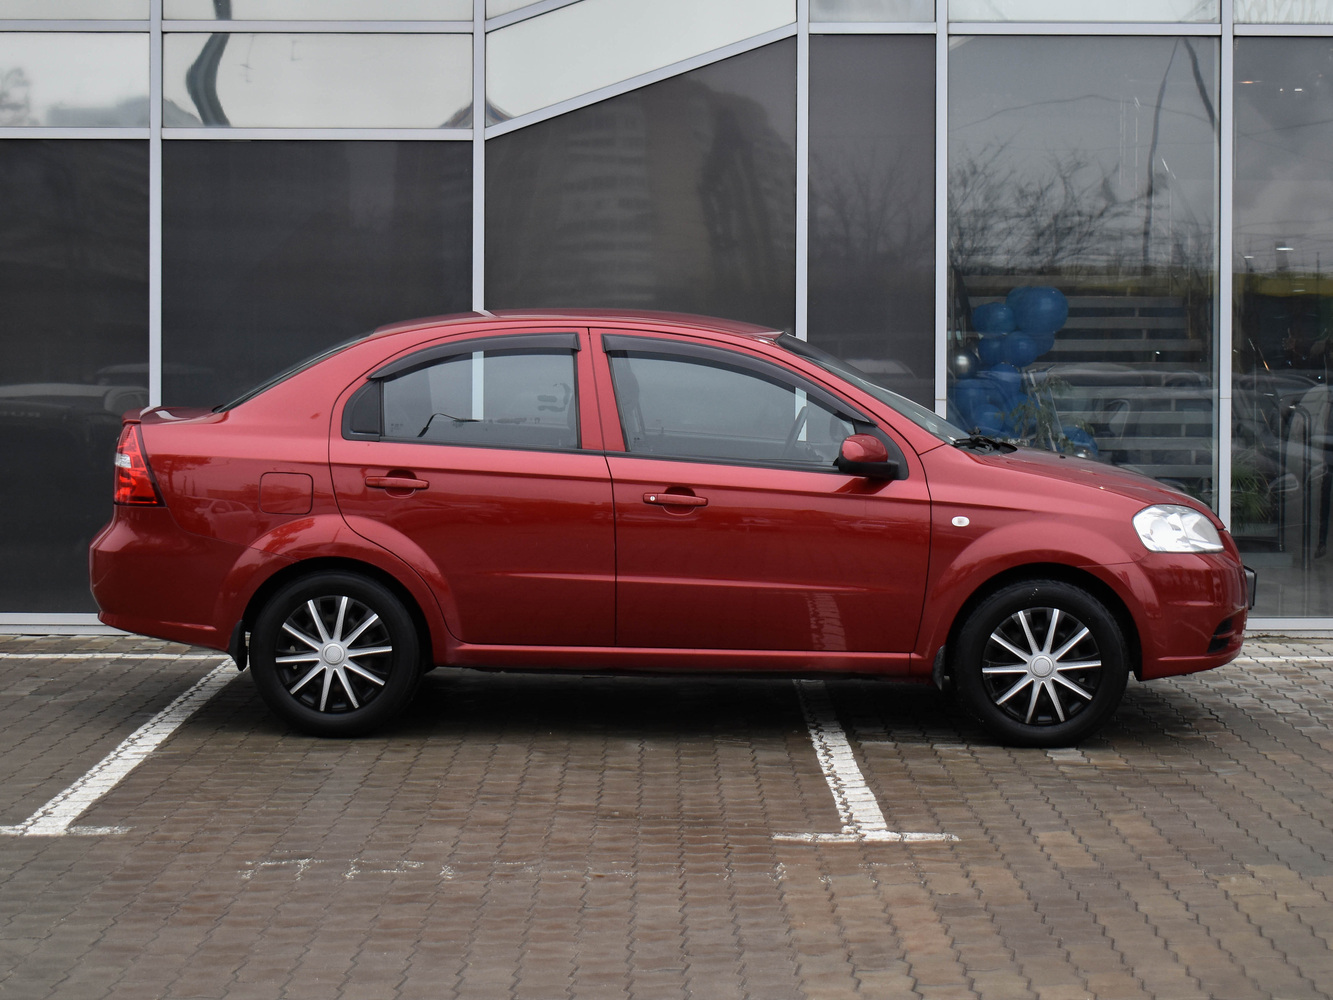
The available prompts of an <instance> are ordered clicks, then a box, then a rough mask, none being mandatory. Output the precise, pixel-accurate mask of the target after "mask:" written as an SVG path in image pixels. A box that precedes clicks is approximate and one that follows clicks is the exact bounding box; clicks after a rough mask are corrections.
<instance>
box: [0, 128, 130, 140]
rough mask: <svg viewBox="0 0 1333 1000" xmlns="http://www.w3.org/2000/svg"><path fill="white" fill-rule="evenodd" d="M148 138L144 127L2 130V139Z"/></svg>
mask: <svg viewBox="0 0 1333 1000" xmlns="http://www.w3.org/2000/svg"><path fill="white" fill-rule="evenodd" d="M148 136H149V130H148V129H147V128H146V127H144V126H142V125H133V126H126V127H120V126H105V127H103V126H94V125H77V126H48V125H15V126H12V127H9V128H0V139H147V138H148Z"/></svg>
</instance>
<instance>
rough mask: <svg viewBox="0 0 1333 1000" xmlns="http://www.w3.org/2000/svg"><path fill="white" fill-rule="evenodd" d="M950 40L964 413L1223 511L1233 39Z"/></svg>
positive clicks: (954, 279) (956, 346) (958, 363)
mask: <svg viewBox="0 0 1333 1000" xmlns="http://www.w3.org/2000/svg"><path fill="white" fill-rule="evenodd" d="M953 46H954V51H953V54H952V57H951V60H950V84H949V257H950V307H949V308H950V318H949V329H950V334H949V336H950V343H949V348H950V350H949V355H950V359H951V374H950V402H951V408H952V410H953V411H954V415H955V417H957V418H958V419H959V420H960V421H961V422H963V423H965V424H967V425H968V426H969V427H972V428H974V429H976V430H978V431H981V432H983V433H989V434H992V435H994V436H1000V437H1004V438H1007V439H1010V440H1015V441H1020V442H1024V443H1028V444H1035V445H1038V446H1042V447H1048V448H1054V449H1057V450H1063V451H1066V452H1071V453H1076V454H1083V455H1087V456H1090V457H1097V458H1099V459H1101V460H1103V461H1108V462H1112V463H1114V464H1117V465H1121V466H1128V467H1131V468H1134V469H1137V470H1138V471H1141V472H1143V473H1144V474H1146V475H1148V476H1151V477H1153V478H1155V479H1158V480H1161V481H1164V482H1168V483H1171V484H1173V485H1175V486H1177V487H1179V488H1181V489H1183V490H1185V491H1187V492H1189V493H1191V494H1193V495H1195V496H1197V497H1200V498H1201V499H1204V500H1205V501H1207V502H1210V503H1211V502H1215V486H1214V484H1215V451H1216V449H1215V427H1214V425H1215V419H1216V418H1215V415H1214V404H1213V394H1214V391H1213V371H1214V364H1215V352H1214V344H1215V339H1216V338H1215V333H1214V330H1215V315H1216V311H1215V307H1214V300H1215V294H1216V293H1215V286H1216V274H1217V264H1216V251H1215V245H1216V201H1217V170H1218V165H1217V156H1218V154H1217V148H1218V138H1217V137H1218V132H1217V129H1218V120H1217V110H1216V108H1217V56H1218V49H1217V43H1216V42H1214V41H1211V40H1208V39H1204V38H1169V37H1156V38H1107V37H1101V38H1093V37H1087V38H1057V37H1043V38H1027V37H976V38H957V39H954V40H953ZM1025 296H1028V298H1027V300H1026V302H1027V305H1026V306H1024V304H1023V303H1024V297H1025ZM1032 296H1035V298H1034V297H1032ZM1039 302H1040V303H1044V305H1042V308H1041V309H1040V310H1037V311H1036V312H1034V309H1035V308H1036V304H1037V303H1039ZM999 306H1007V307H1008V313H1007V314H1006V313H1005V312H1003V311H999V312H997V311H996V310H997V308H998V307H999ZM982 307H990V308H989V309H987V310H986V311H984V312H983V313H980V314H978V312H977V310H978V309H979V308H982ZM1064 310H1067V313H1066V312H1065V311H1064ZM1038 313H1040V315H1038ZM1056 322H1058V324H1059V325H1058V326H1054V327H1053V326H1052V324H1053V323H1056ZM1025 324H1026V326H1025Z"/></svg>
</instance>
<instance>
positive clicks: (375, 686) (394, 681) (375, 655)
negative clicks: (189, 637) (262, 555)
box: [250, 573, 422, 736]
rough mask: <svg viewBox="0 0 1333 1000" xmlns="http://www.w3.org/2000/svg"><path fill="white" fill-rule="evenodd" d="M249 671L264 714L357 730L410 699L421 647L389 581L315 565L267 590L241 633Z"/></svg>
mask: <svg viewBox="0 0 1333 1000" xmlns="http://www.w3.org/2000/svg"><path fill="white" fill-rule="evenodd" d="M250 673H251V677H252V678H253V680H254V684H255V687H256V688H258V690H259V694H260V696H261V697H262V698H263V699H264V701H265V703H266V704H267V705H268V707H269V708H270V709H272V710H273V713H274V714H275V715H277V716H279V717H280V718H282V719H283V720H284V721H286V722H288V723H290V724H291V725H292V726H293V727H295V728H297V729H300V730H301V731H303V732H306V733H311V734H313V735H316V736H362V735H365V734H366V733H369V732H372V731H374V730H376V729H378V728H380V727H381V726H383V725H385V724H386V723H387V722H389V721H390V720H391V719H393V718H394V717H395V716H397V715H398V714H399V713H400V712H401V711H402V710H403V709H404V708H405V707H406V706H407V703H408V702H409V701H410V700H411V699H412V695H413V693H414V692H415V691H416V688H417V683H418V682H419V681H420V679H421V673H422V671H421V648H420V642H419V641H418V638H417V631H416V628H415V627H414V625H413V622H412V617H411V615H410V614H408V612H407V609H406V608H405V607H403V603H402V601H400V600H399V599H398V598H397V597H395V596H394V595H393V593H392V592H391V591H389V590H388V588H386V587H384V586H383V585H382V584H379V583H377V582H375V581H374V580H371V579H368V578H366V577H363V576H358V575H357V574H355V573H318V574H315V575H312V576H308V577H303V578H301V579H299V580H294V581H292V582H291V583H288V584H287V585H285V586H284V587H282V588H281V589H280V590H278V592H277V593H275V594H274V595H273V597H272V598H270V600H269V602H268V603H267V604H266V605H264V608H263V610H262V611H261V612H260V613H259V616H258V617H257V618H256V619H255V624H254V628H253V630H252V631H251V634H250Z"/></svg>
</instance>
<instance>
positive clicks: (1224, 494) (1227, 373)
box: [1215, 0, 1236, 527]
mask: <svg viewBox="0 0 1333 1000" xmlns="http://www.w3.org/2000/svg"><path fill="white" fill-rule="evenodd" d="M1234 14H1235V6H1234V0H1222V40H1221V41H1222V52H1221V56H1222V58H1221V60H1220V61H1219V65H1220V77H1219V79H1218V92H1217V97H1218V101H1217V103H1218V139H1219V142H1218V185H1217V200H1218V216H1217V234H1218V241H1217V248H1218V249H1217V258H1218V259H1217V285H1218V288H1217V462H1216V465H1217V489H1216V491H1215V492H1216V495H1217V513H1218V516H1220V517H1221V518H1222V521H1223V523H1224V524H1226V525H1227V527H1230V526H1231V413H1232V406H1233V401H1232V396H1231V381H1232V363H1231V361H1232V353H1231V348H1232V343H1233V341H1234V338H1235V331H1234V329H1233V327H1234V320H1235V315H1234V313H1235V309H1234V296H1235V277H1234V275H1233V274H1232V267H1233V266H1234V260H1233V258H1234V256H1235V212H1234V204H1233V200H1234V197H1235V189H1236V184H1235V177H1236V156H1235V148H1236V147H1235V142H1236V136H1235V123H1236V113H1235V97H1236V91H1235V77H1236V73H1235V59H1236V46H1235V36H1234V34H1233V30H1232V29H1233V28H1234V25H1235V20H1234Z"/></svg>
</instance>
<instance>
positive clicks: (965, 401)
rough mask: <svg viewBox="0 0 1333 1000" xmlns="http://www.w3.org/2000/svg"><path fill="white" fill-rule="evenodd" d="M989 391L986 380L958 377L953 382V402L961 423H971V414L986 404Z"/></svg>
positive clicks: (977, 411)
mask: <svg viewBox="0 0 1333 1000" xmlns="http://www.w3.org/2000/svg"><path fill="white" fill-rule="evenodd" d="M990 391H991V389H990V386H989V385H988V384H987V382H986V380H984V379H979V378H966V379H959V380H958V381H957V382H955V383H954V384H953V404H954V406H956V407H957V408H958V412H959V414H960V415H961V416H962V418H963V423H965V424H971V423H972V419H973V415H974V414H976V413H979V412H980V411H981V408H982V407H983V406H985V405H986V400H987V397H989V395H990Z"/></svg>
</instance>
